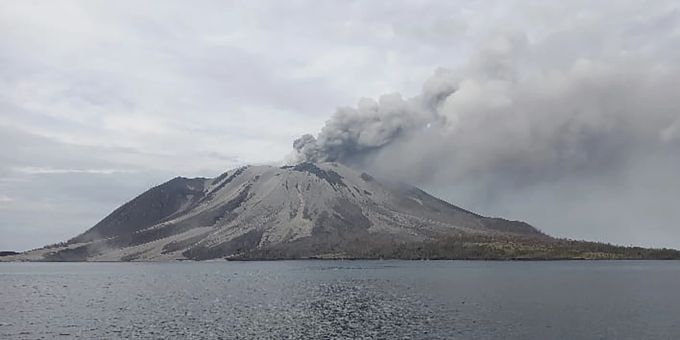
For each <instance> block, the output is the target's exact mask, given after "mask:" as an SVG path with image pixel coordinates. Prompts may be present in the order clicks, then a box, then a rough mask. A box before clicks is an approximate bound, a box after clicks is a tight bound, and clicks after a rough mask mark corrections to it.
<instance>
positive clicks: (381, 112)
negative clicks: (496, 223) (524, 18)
mask: <svg viewBox="0 0 680 340" xmlns="http://www.w3.org/2000/svg"><path fill="white" fill-rule="evenodd" d="M677 40H678V39H677V38H673V39H671V40H661V41H662V43H661V44H660V45H659V46H652V47H649V46H648V47H647V50H645V51H640V52H637V51H618V53H613V52H611V53H610V52H609V51H604V52H601V55H590V56H587V55H585V56H573V57H572V56H569V55H564V56H560V57H559V58H553V57H550V58H548V57H546V55H548V54H550V56H552V55H553V54H555V53H557V52H558V51H559V48H558V47H556V46H558V45H559V44H556V43H555V42H554V41H551V42H550V43H529V42H528V40H527V39H526V38H525V37H524V36H522V35H513V36H501V37H498V38H496V39H493V40H492V41H490V42H489V43H488V44H487V45H485V46H483V47H482V48H481V49H480V50H479V51H478V52H477V54H476V55H475V56H474V57H473V58H472V59H471V60H472V61H471V62H469V63H468V64H467V65H464V66H462V67H457V68H454V69H450V70H447V69H438V70H437V71H436V72H435V73H434V75H433V76H432V77H431V78H430V79H428V80H427V81H426V82H425V84H424V86H423V89H422V92H421V93H420V94H419V95H417V96H415V97H412V98H408V99H404V98H403V97H402V96H401V95H399V94H387V95H384V96H382V97H380V98H379V99H378V100H377V101H375V100H371V99H362V100H361V101H360V102H359V104H358V106H357V107H355V108H340V109H338V111H337V112H336V113H335V114H334V115H333V116H332V117H331V118H330V119H329V120H328V121H327V123H326V125H325V126H324V127H323V128H322V129H321V131H320V132H319V133H318V134H317V135H316V137H314V136H312V135H304V136H303V137H302V138H300V139H298V140H296V141H295V143H294V148H295V151H294V157H293V159H294V160H295V161H302V160H308V161H338V162H341V163H345V164H348V165H350V166H354V167H357V168H360V169H362V170H367V171H371V172H372V173H374V174H376V175H379V176H383V177H390V178H392V179H397V180H403V181H407V182H410V183H414V184H417V185H423V186H425V187H426V188H430V190H433V191H435V192H437V191H438V193H439V194H440V195H443V196H445V197H446V198H449V199H452V200H454V201H455V202H457V203H461V204H466V205H467V206H468V207H470V208H473V209H478V210H481V211H482V212H487V213H491V214H510V215H517V216H515V217H517V218H529V219H530V221H531V217H532V216H533V217H534V219H533V221H535V222H536V223H545V222H548V224H549V223H553V224H555V225H560V223H561V225H560V227H561V228H562V229H561V230H560V232H557V233H558V234H564V235H568V236H574V233H570V232H569V231H564V229H568V228H569V226H566V225H567V224H569V223H574V224H577V223H578V224H579V226H574V227H572V229H574V228H576V229H577V228H583V229H584V230H585V229H589V228H597V227H600V224H603V223H617V224H618V225H620V226H622V225H624V224H626V223H625V222H621V221H619V219H610V221H611V222H607V219H606V218H605V217H602V216H609V215H607V213H613V212H615V211H617V210H619V209H639V207H640V205H639V204H638V202H637V201H636V200H637V199H638V198H635V199H632V198H631V197H639V196H640V195H643V196H644V195H653V194H654V192H651V191H650V190H652V189H649V188H651V187H656V186H657V185H658V184H659V183H664V182H665V183H667V184H668V185H666V188H667V189H666V191H665V192H664V193H663V197H662V198H660V199H664V200H673V201H675V202H676V203H677V202H679V201H680V187H679V186H678V185H675V184H674V183H675V182H677V177H675V176H672V177H663V175H662V177H657V178H648V177H647V176H653V175H651V174H652V173H657V175H658V173H662V174H666V175H665V176H670V175H668V174H669V173H672V171H670V170H669V169H678V170H680V143H679V141H680V90H679V89H680V65H678V64H677V62H676V61H675V59H674V58H673V54H669V53H668V48H670V47H669V45H668V44H670V43H672V42H673V41H675V42H677ZM556 49H557V51H556ZM624 52H625V53H624ZM662 52H663V53H662ZM565 53H566V52H565ZM664 53H665V54H664ZM675 55H676V56H677V55H678V54H677V53H675ZM643 168H644V169H646V170H644V172H642V173H639V172H638V173H636V171H642V170H640V169H643ZM657 170H658V171H657ZM666 170H669V171H666ZM679 173H680V172H679ZM668 182H671V183H668ZM603 183H607V184H606V185H604V187H606V188H614V189H615V190H614V189H611V190H609V189H607V192H606V193H605V192H604V191H602V190H601V191H598V188H599V186H600V185H602V184H603ZM660 186H663V185H660ZM578 188H580V189H584V191H582V192H576V190H580V189H578ZM632 188H636V189H635V190H633V189H632ZM638 189H641V190H638ZM676 189H677V190H676ZM615 191H616V193H615ZM652 191H653V190H652ZM589 192H591V193H595V192H598V194H593V196H597V200H598V201H597V202H591V199H593V200H594V199H595V198H591V197H588V193H589ZM579 194H582V197H581V198H578V195H579ZM551 195H552V196H551ZM560 195H565V196H569V199H571V200H572V201H570V202H572V203H573V201H579V200H580V202H581V203H579V204H576V205H575V207H574V208H573V209H572V210H573V212H572V213H573V214H586V212H584V211H585V210H583V209H585V208H584V207H585V205H586V204H591V203H595V204H600V205H601V204H602V202H601V201H600V200H609V202H610V203H608V204H610V206H609V208H611V209H612V210H611V211H609V212H607V213H603V215H602V216H597V217H592V216H590V217H588V218H585V217H584V218H583V219H581V220H579V219H574V220H573V221H571V222H564V221H562V222H559V223H558V222H555V220H554V219H553V220H551V219H550V218H548V217H547V216H546V215H545V214H547V211H554V210H558V209H559V208H557V207H556V206H557V205H560V206H563V207H564V205H566V204H568V202H563V201H559V202H557V203H555V202H552V203H555V204H554V205H555V207H553V208H552V209H553V210H551V209H549V208H547V207H546V206H541V203H540V202H538V203H537V202H533V201H532V204H538V205H534V206H533V207H532V208H533V209H534V210H532V211H529V210H530V209H529V208H526V206H528V204H529V203H527V202H528V200H529V199H532V200H540V199H539V197H544V198H545V197H556V196H560ZM518 197H520V199H525V203H526V206H524V207H523V208H518V207H519V206H521V205H520V204H519V203H516V202H517V201H518ZM527 197H530V198H527ZM621 197H628V198H630V199H627V201H625V202H623V201H621ZM650 199H651V197H650ZM548 200H549V199H548ZM548 200H544V202H547V201H548ZM611 202H614V203H611ZM616 202H618V203H616ZM546 204H547V203H546ZM591 206H592V204H591ZM596 206H597V205H596ZM633 206H635V207H633ZM579 207H580V208H579ZM654 209H656V208H654ZM594 210H597V209H594ZM674 210H675V209H674ZM598 211H601V210H598ZM638 212H639V216H641V217H640V218H639V220H641V221H643V222H639V221H637V220H636V222H634V223H641V224H644V223H645V222H644V221H651V222H650V223H649V224H654V225H658V226H661V225H664V226H663V227H659V228H668V226H669V225H670V224H673V223H676V221H677V220H678V219H680V216H678V214H677V213H673V212H670V211H663V212H661V213H662V215H663V214H666V215H665V216H663V217H662V219H658V217H659V211H658V210H654V211H647V212H645V211H638ZM561 213H562V214H563V215H564V214H566V213H565V212H564V211H563V210H562V211H561ZM532 214H533V215H532ZM587 214H591V215H592V214H594V213H593V212H588V213H587ZM595 214H597V213H595ZM646 214H648V215H652V214H654V215H655V217H651V216H650V217H649V218H648V219H646V220H645V218H647V217H645V218H643V217H642V216H647V215H646ZM527 215H530V216H527ZM570 216H571V215H570ZM553 217H554V218H555V219H564V218H565V217H564V216H559V214H557V215H555V216H553ZM591 217H592V218H591ZM655 218H656V219H655ZM542 227H543V228H545V229H547V230H548V231H552V230H551V228H550V225H548V226H545V225H543V226H542ZM645 227H649V226H645ZM621 228H623V227H621ZM630 228H633V226H630ZM555 229H558V228H555ZM575 235H576V236H578V235H579V233H575ZM583 235H587V236H589V237H591V238H592V237H593V236H590V235H592V233H583ZM596 235H597V234H596ZM634 236H635V237H637V234H635V235H634ZM595 238H598V237H597V236H595ZM601 238H602V239H607V236H603V237H601ZM609 239H610V240H611V237H609ZM629 239H630V237H629V238H622V239H621V240H629ZM615 241H616V240H615ZM622 242H624V241H622ZM638 242H644V241H643V240H642V238H640V241H638ZM676 246H677V245H676Z"/></svg>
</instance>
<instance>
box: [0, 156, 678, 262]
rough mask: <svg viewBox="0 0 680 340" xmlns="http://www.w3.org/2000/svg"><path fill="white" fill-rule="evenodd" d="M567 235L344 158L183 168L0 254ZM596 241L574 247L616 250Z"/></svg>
mask: <svg viewBox="0 0 680 340" xmlns="http://www.w3.org/2000/svg"><path fill="white" fill-rule="evenodd" d="M564 242H567V241H565V240H557V239H554V238H551V237H549V236H547V235H545V234H543V233H541V232H540V231H538V230H537V229H535V228H534V227H532V226H530V225H528V224H526V223H523V222H518V221H508V220H505V219H500V218H489V217H484V216H480V215H477V214H475V213H472V212H470V211H467V210H464V209H461V208H459V207H456V206H454V205H451V204H449V203H447V202H445V201H442V200H440V199H437V198H435V197H433V196H431V195H429V194H427V193H425V192H424V191H422V190H420V189H418V188H415V187H412V186H408V185H405V184H397V183H389V182H384V181H379V180H376V179H375V178H373V177H371V176H370V175H368V174H365V173H358V172H356V171H354V170H352V169H350V168H347V167H345V166H343V165H341V164H337V163H320V164H314V163H301V164H298V165H295V166H284V167H280V168H277V167H272V166H246V167H242V168H239V169H235V170H232V171H228V172H226V173H224V174H222V175H220V176H218V177H216V178H193V179H188V178H182V177H177V178H174V179H172V180H170V181H168V182H166V183H164V184H161V185H159V186H157V187H154V188H152V189H150V190H148V191H146V192H144V193H143V194H141V195H139V196H138V197H136V198H135V199H133V200H132V201H130V202H128V203H126V204H124V205H123V206H121V207H119V208H118V209H116V210H115V211H113V212H112V213H111V214H110V215H108V216H107V217H106V218H104V219H103V220H102V221H101V222H99V223H97V224H96V225H95V226H94V227H92V228H91V229H89V230H87V231H86V232H84V233H83V234H81V235H79V236H77V237H75V238H73V239H71V240H69V241H67V242H64V243H61V244H57V245H53V246H48V247H45V248H41V249H37V250H33V251H29V252H26V253H23V254H20V255H16V256H7V257H3V260H5V261H6V260H35V261H133V260H146V261H154V260H182V259H191V260H205V259H215V258H227V259H289V258H515V257H520V258H559V257H560V256H559V255H558V254H556V253H551V250H554V249H562V248H565V249H572V248H578V247H582V246H583V245H585V244H586V243H583V242H581V243H577V244H572V245H568V244H566V245H565V243H564ZM587 244H590V245H592V247H591V248H592V249H591V248H588V249H585V250H584V249H580V248H579V249H580V250H579V251H578V252H574V253H573V254H571V255H569V256H568V257H574V256H576V257H578V256H583V254H584V253H589V254H590V253H593V254H605V255H606V254H608V253H612V251H611V250H608V251H599V250H598V249H599V248H598V245H600V244H597V243H587ZM575 245H576V246H575ZM527 246H531V247H529V248H527ZM560 247H562V248H560ZM615 248H616V247H615ZM619 248H620V247H619ZM619 248H617V249H619ZM508 249H509V250H508ZM518 249H519V251H518ZM523 249H524V250H523ZM621 249H623V248H621ZM626 249H631V248H626ZM635 249H642V248H635ZM642 250H644V249H642ZM645 251H646V250H645ZM664 254H666V253H664ZM672 254H675V253H672ZM672 254H671V255H672ZM666 255H668V254H666ZM675 255H677V254H675ZM668 256H670V255H668ZM668 256H667V257H668ZM586 257H587V256H586ZM623 257H626V258H629V257H635V256H623ZM670 257H672V256H670Z"/></svg>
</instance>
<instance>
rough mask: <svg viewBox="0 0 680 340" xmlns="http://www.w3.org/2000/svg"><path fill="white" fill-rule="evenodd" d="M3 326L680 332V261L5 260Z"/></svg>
mask: <svg viewBox="0 0 680 340" xmlns="http://www.w3.org/2000/svg"><path fill="white" fill-rule="evenodd" d="M0 338H3V339H54V338H57V339H59V338H64V339H68V338H83V339H115V338H138V339H146V338H148V339H167V338H178V339H184V338H198V339H204V338H208V339H209V338H215V339H336V338H347V339H362V338H364V339H457V338H459V339H470V338H475V339H680V262H673V261H666V262H664V261H641V262H637V261H620V262H617V261H611V262H610V261H601V262H587V261H584V262H474V261H473V262H469V261H410V262H409V261H279V262H200V263H199V262H191V263H190V262H181V263H0Z"/></svg>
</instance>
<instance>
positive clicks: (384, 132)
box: [293, 69, 456, 164]
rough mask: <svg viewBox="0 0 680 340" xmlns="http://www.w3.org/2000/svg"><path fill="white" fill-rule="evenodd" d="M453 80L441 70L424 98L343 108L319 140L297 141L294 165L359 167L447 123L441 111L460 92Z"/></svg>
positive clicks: (394, 97)
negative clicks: (365, 160) (397, 143)
mask: <svg viewBox="0 0 680 340" xmlns="http://www.w3.org/2000/svg"><path fill="white" fill-rule="evenodd" d="M453 79H454V78H453V76H452V75H450V74H449V71H447V70H445V69H440V70H437V72H436V73H435V75H434V76H433V77H432V79H430V80H429V81H428V82H427V83H426V84H425V86H424V91H423V93H422V94H421V95H419V96H417V97H414V98H411V99H407V100H405V99H403V98H402V96H401V95H400V94H386V95H383V96H381V97H380V99H379V100H378V101H377V102H376V101H375V100H373V99H368V98H364V99H361V100H360V101H359V104H358V105H357V107H356V108H352V107H343V108H340V109H338V111H337V112H336V113H335V114H334V115H333V116H332V117H331V119H330V120H329V121H328V122H327V123H326V125H325V126H324V127H323V128H322V130H321V132H320V133H319V134H318V137H316V138H315V137H314V136H313V135H310V134H306V135H303V136H302V137H300V138H299V139H297V140H295V142H294V143H293V147H294V149H295V151H296V155H295V157H294V161H312V162H319V161H339V162H345V163H350V164H352V163H355V162H356V161H357V160H358V159H359V158H363V157H364V156H366V155H371V154H375V153H376V152H377V151H379V150H380V149H382V148H383V147H386V146H388V145H390V144H391V143H393V142H394V141H396V140H399V139H405V138H409V137H410V136H413V135H414V134H417V133H420V132H422V131H424V130H427V129H429V128H431V127H432V126H433V124H434V125H438V126H441V125H442V124H444V123H445V121H446V119H445V117H443V116H442V115H441V114H440V113H439V112H438V107H439V106H440V105H441V104H442V103H443V102H444V101H445V100H446V98H448V97H449V96H450V95H451V94H452V93H454V92H455V90H456V84H455V82H454V80H453Z"/></svg>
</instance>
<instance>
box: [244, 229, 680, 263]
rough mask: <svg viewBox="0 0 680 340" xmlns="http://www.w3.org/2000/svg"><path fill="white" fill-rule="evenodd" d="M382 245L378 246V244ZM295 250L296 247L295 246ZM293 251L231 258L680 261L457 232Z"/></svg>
mask: <svg viewBox="0 0 680 340" xmlns="http://www.w3.org/2000/svg"><path fill="white" fill-rule="evenodd" d="M376 244H379V246H376ZM292 248H293V249H295V247H292ZM305 248H306V249H307V251H300V248H297V251H296V252H295V253H294V254H293V253H290V252H288V251H286V250H284V249H260V250H257V251H253V252H246V253H243V254H241V255H239V256H236V257H231V259H236V260H257V259H269V260H274V259H299V258H318V259H412V260H417V259H430V260H439V259H451V260H678V259H680V251H678V250H674V249H665V248H664V249H650V248H641V247H623V246H616V245H612V244H606V243H597V242H588V241H575V240H567V239H555V238H551V237H547V236H537V237H522V236H499V235H495V236H489V235H481V234H480V235H464V234H461V235H456V236H452V237H447V238H443V239H439V240H436V241H426V242H413V241H411V242H405V241H404V242H398V241H386V240H382V241H381V242H376V240H371V241H369V240H359V239H355V240H353V241H352V242H350V243H345V244H333V245H331V244H326V245H316V246H314V247H305Z"/></svg>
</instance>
